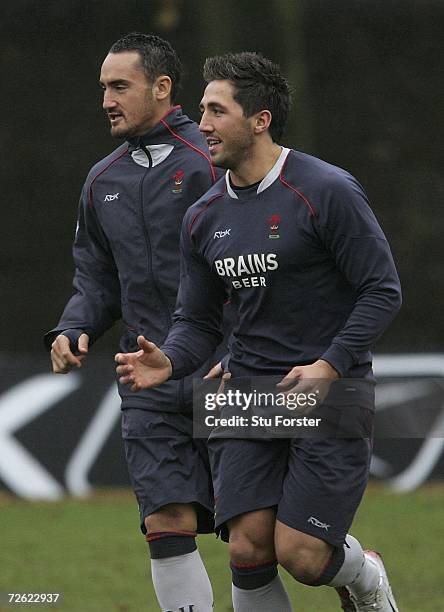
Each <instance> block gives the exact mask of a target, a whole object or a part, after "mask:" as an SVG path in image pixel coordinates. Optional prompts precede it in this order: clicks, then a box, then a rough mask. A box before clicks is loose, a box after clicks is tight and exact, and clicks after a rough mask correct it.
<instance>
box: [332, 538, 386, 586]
mask: <svg viewBox="0 0 444 612" xmlns="http://www.w3.org/2000/svg"><path fill="white" fill-rule="evenodd" d="M345 541H346V543H347V544H348V546H349V547H347V546H344V552H345V559H344V563H343V565H342V567H341V569H340V570H339V572H338V573H337V574H336V576H335V577H334V578H333V580H332V581H331V582H330V584H329V586H333V587H342V586H346V587H348V588H349V589H350V591H351V592H352V593H353V594H354V595H355V596H356V597H358V598H360V597H362V596H363V595H366V594H367V593H370V592H371V591H373V590H375V589H376V587H377V586H378V583H379V569H378V568H377V567H376V565H375V564H374V563H372V562H371V561H369V560H368V559H367V558H366V557H365V556H364V551H363V550H362V546H361V545H360V543H359V542H358V540H357V539H356V538H354V537H353V536H351V535H350V534H348V535H347V537H346V538H345Z"/></svg>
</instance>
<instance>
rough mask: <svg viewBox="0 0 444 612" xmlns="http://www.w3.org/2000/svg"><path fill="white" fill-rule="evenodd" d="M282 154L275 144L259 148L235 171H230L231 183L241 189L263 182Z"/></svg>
mask: <svg viewBox="0 0 444 612" xmlns="http://www.w3.org/2000/svg"><path fill="white" fill-rule="evenodd" d="M281 152H282V148H281V147H280V146H279V145H278V144H276V143H275V142H272V143H271V144H269V143H267V145H266V146H263V147H261V148H257V150H254V151H253V152H252V154H251V156H250V157H249V158H248V159H246V160H245V161H243V162H241V163H240V164H239V165H238V166H237V167H236V168H235V169H230V179H231V182H232V183H233V184H234V185H237V186H239V187H246V186H247V185H253V184H254V183H257V182H258V181H261V180H262V179H263V178H264V176H266V175H267V174H268V173H269V172H270V170H271V169H272V168H273V166H274V165H275V163H276V162H277V160H278V159H279V156H280V154H281Z"/></svg>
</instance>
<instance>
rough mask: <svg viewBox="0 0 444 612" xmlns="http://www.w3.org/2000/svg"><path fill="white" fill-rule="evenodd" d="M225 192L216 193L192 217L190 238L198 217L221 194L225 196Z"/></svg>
mask: <svg viewBox="0 0 444 612" xmlns="http://www.w3.org/2000/svg"><path fill="white" fill-rule="evenodd" d="M224 193H225V192H224ZM224 193H216V195H214V196H213V197H212V198H210V199H209V200H208V202H207V203H206V204H205V206H204V207H203V208H202V210H199V212H198V213H196V214H195V215H194V217H193V218H192V219H191V222H190V224H189V226H188V233H189V235H190V238H191V230H192V229H193V225H194V224H195V222H196V221H197V219H198V217H200V215H201V214H202V213H204V212H205V211H206V210H207V209H208V207H209V206H210V204H212V203H213V202H214V200H217V198H220V197H221V196H223V195H224Z"/></svg>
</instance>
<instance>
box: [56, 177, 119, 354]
mask: <svg viewBox="0 0 444 612" xmlns="http://www.w3.org/2000/svg"><path fill="white" fill-rule="evenodd" d="M73 257H74V263H75V274H74V280H73V286H74V289H75V290H76V293H75V294H74V295H73V296H72V297H71V299H70V300H69V301H68V303H67V305H66V306H65V309H64V311H63V314H62V316H61V318H60V320H59V322H58V324H57V326H56V327H55V328H54V329H52V330H51V331H49V332H48V333H47V334H46V335H45V338H44V342H45V345H46V347H47V348H49V347H50V345H51V342H52V341H53V339H54V338H55V337H56V336H57V335H58V334H60V333H61V332H63V331H65V330H71V331H74V330H79V331H83V332H85V333H87V334H88V335H89V336H90V342H91V343H92V342H94V340H96V339H97V338H98V337H100V336H101V335H102V334H103V333H104V332H105V331H106V330H107V329H108V328H109V327H111V325H112V324H113V323H114V322H115V321H116V320H118V319H119V318H120V317H121V307H120V284H119V278H118V274H117V270H116V266H115V263H114V259H113V256H112V252H111V249H110V247H109V245H108V242H107V240H106V237H105V235H104V233H103V231H102V229H101V228H100V225H99V223H98V220H97V217H96V214H95V211H94V208H93V206H92V204H91V203H90V202H89V201H88V188H87V187H86V186H85V187H84V189H83V192H82V195H81V198H80V204H79V214H78V222H77V230H76V236H75V240H74V246H73ZM75 335H76V334H75V331H74V333H71V336H75Z"/></svg>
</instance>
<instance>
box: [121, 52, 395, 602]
mask: <svg viewBox="0 0 444 612" xmlns="http://www.w3.org/2000/svg"><path fill="white" fill-rule="evenodd" d="M204 77H205V80H206V82H207V83H208V84H207V87H206V89H205V92H204V95H203V98H202V101H201V104H200V107H201V112H202V119H201V123H200V130H201V131H202V132H203V134H204V135H205V136H206V139H207V143H208V147H209V151H210V154H211V158H212V160H213V163H214V164H215V165H218V166H221V167H223V168H226V169H227V172H226V174H225V177H224V178H222V179H220V180H219V181H218V182H217V183H216V184H215V185H214V186H213V187H212V188H211V189H210V190H209V191H208V192H207V193H206V194H205V195H204V196H203V197H202V198H201V199H200V200H199V201H198V202H197V203H196V204H195V205H194V206H192V207H191V208H190V210H189V211H188V212H187V214H186V215H185V217H184V223H183V228H182V247H181V248H182V272H181V285H180V290H179V300H178V306H177V310H176V313H175V321H174V324H173V327H172V328H171V331H170V333H169V335H168V338H167V339H166V341H165V342H164V343H163V345H162V347H161V350H160V349H159V348H157V346H156V345H155V344H154V343H152V342H148V341H147V340H146V339H145V338H144V337H139V338H138V344H139V347H140V350H139V351H138V352H137V353H134V354H126V355H124V354H118V355H116V361H117V362H118V364H119V365H118V367H117V372H118V374H119V375H120V377H121V378H120V381H121V382H122V383H123V384H131V385H132V389H134V390H135V391H137V390H138V389H143V388H148V387H151V386H154V385H158V384H161V383H162V382H163V381H165V380H167V379H169V378H172V379H174V378H176V377H180V376H183V375H184V374H186V373H189V372H192V371H193V370H194V369H195V368H196V367H197V366H199V365H200V363H201V362H202V360H203V359H204V358H205V357H206V356H207V355H208V354H209V353H210V352H211V350H212V348H213V347H214V344H215V342H216V341H217V337H218V336H217V334H218V329H219V327H220V320H221V307H222V303H223V298H224V295H225V293H226V291H227V290H229V291H231V299H232V303H233V304H234V306H235V307H236V310H237V314H238V320H237V322H236V325H235V328H234V332H233V339H232V342H231V345H230V354H229V362H228V364H227V366H226V368H227V370H229V373H230V374H231V381H230V383H231V382H233V381H236V380H239V381H241V380H243V379H245V378H246V377H258V376H275V377H276V376H278V377H280V378H281V379H282V380H281V382H280V383H279V384H278V388H280V389H283V390H285V391H286V392H287V393H289V392H290V391H297V390H298V389H300V388H303V389H304V390H305V392H306V393H308V392H310V391H313V390H315V389H316V388H317V385H318V384H319V382H320V381H321V383H323V384H324V383H325V384H326V385H327V386H328V384H329V383H330V381H336V379H338V378H345V379H352V382H353V384H351V385H350V386H349V387H348V388H347V392H348V395H347V398H346V402H347V404H346V405H347V406H348V407H350V406H352V408H353V410H352V411H351V412H350V410H349V411H348V413H349V415H350V417H352V418H354V417H355V415H357V414H358V413H359V411H360V410H361V409H363V410H364V411H369V410H371V409H372V408H373V399H374V398H373V394H372V392H368V385H364V384H361V383H365V382H369V383H370V388H372V381H373V375H372V366H371V361H372V355H371V350H372V348H373V346H374V344H375V342H376V340H377V339H378V337H379V336H380V335H381V334H382V333H383V331H384V330H385V329H386V327H387V326H388V325H389V323H390V322H391V320H392V318H393V317H394V315H395V314H396V312H397V310H398V309H399V307H400V303H401V294H400V286H399V279H398V276H397V273H396V269H395V266H394V263H393V259H392V256H391V253H390V249H389V246H388V243H387V240H386V238H385V236H384V234H383V232H382V230H381V228H380V226H379V225H378V222H377V220H376V219H375V217H374V215H373V213H372V211H371V209H370V207H369V205H368V201H367V198H366V196H365V193H364V191H363V189H362V187H361V186H360V185H359V183H358V182H357V181H356V179H355V178H354V177H352V176H351V175H350V174H349V173H348V172H346V171H344V170H342V169H340V168H338V167H335V166H332V165H331V164H328V163H326V162H324V161H321V160H319V159H316V158H314V157H311V156H309V155H306V154H303V153H300V152H298V151H294V150H289V149H286V148H285V147H282V146H280V145H279V144H278V142H277V141H278V139H280V138H281V136H282V133H283V129H284V126H285V122H286V119H287V115H288V110H289V106H290V92H289V87H288V84H287V82H286V80H285V79H284V78H283V76H282V75H281V73H280V70H279V68H278V66H276V65H275V64H273V63H272V62H270V61H269V60H267V59H266V58H264V57H262V56H261V55H258V54H255V53H240V54H234V55H233V54H229V55H225V56H222V57H216V58H210V59H208V60H207V62H206V64H205V67H204ZM282 377H283V378H282ZM334 384H336V383H334ZM334 384H332V388H333V386H334ZM341 401H342V399H341ZM323 405H324V406H327V408H328V402H327V400H326V401H325V403H324V404H323ZM339 407H341V406H339ZM321 408H322V407H321ZM334 408H336V406H334ZM371 414H372V413H370V415H371ZM370 435H371V434H369V435H362V436H358V435H357V434H355V435H353V436H348V437H334V436H330V435H329V436H326V437H322V436H320V437H311V436H308V437H307V436H306V437H295V438H289V439H272V440H269V439H251V438H247V439H242V438H240V439H239V436H237V437H235V436H234V435H233V437H232V438H230V437H228V438H221V437H216V436H212V437H211V438H210V443H209V447H210V459H211V466H212V473H213V482H214V488H215V499H216V526H217V528H218V530H220V531H221V533H222V537H223V538H225V539H226V538H227V537H228V539H229V549H230V558H231V568H232V575H233V604H234V609H235V611H236V612H247V611H248V612H250V611H252V610H262V611H263V612H284V611H289V610H291V605H290V602H289V600H288V597H287V594H286V592H285V590H284V587H283V585H282V583H281V581H280V579H279V576H278V574H277V567H276V565H277V562H279V563H280V564H281V565H283V566H284V567H285V568H286V569H287V571H288V572H289V573H290V574H291V575H292V576H293V577H294V578H295V579H296V580H298V581H299V582H302V583H304V584H307V585H311V586H318V585H330V586H332V587H334V588H336V589H337V591H338V593H339V595H340V597H341V604H342V606H343V610H346V611H347V612H351V611H355V612H356V611H362V612H364V611H367V610H379V611H382V612H396V611H397V607H396V603H395V600H394V598H393V594H392V592H391V588H390V585H389V582H388V579H387V575H386V572H385V569H384V565H383V563H382V560H381V558H380V556H379V555H378V554H377V553H375V552H374V551H366V552H364V551H363V550H362V547H361V545H360V543H359V542H358V541H357V540H356V539H355V538H354V537H353V536H351V535H349V534H348V530H349V528H350V526H351V524H352V521H353V517H354V514H355V512H356V509H357V507H358V505H359V503H360V501H361V498H362V495H363V492H364V490H365V486H366V484H367V480H368V472H369V464H370V456H371V441H370Z"/></svg>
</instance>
